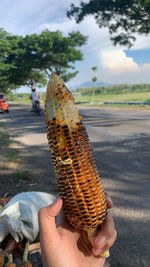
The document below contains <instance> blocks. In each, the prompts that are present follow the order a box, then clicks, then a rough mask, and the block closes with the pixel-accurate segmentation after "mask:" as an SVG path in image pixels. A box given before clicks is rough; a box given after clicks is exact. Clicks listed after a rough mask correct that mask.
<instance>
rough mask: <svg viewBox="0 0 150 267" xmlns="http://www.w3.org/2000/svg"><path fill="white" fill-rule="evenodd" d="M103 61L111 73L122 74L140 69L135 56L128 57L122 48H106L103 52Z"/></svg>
mask: <svg viewBox="0 0 150 267" xmlns="http://www.w3.org/2000/svg"><path fill="white" fill-rule="evenodd" d="M101 63H102V66H103V68H104V69H106V71H107V72H109V73H110V74H111V73H113V74H121V73H125V72H129V71H134V72H135V71H138V69H139V67H138V65H137V64H136V63H135V62H134V61H133V58H131V57H127V56H126V54H125V53H124V52H123V51H122V50H121V49H118V50H104V51H102V52H101Z"/></svg>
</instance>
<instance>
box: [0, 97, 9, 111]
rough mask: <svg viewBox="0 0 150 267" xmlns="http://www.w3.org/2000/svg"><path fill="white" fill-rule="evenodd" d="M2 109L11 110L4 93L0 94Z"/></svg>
mask: <svg viewBox="0 0 150 267" xmlns="http://www.w3.org/2000/svg"><path fill="white" fill-rule="evenodd" d="M0 110H2V111H5V112H7V113H8V112H9V108H8V103H7V101H6V99H5V97H4V95H3V94H0Z"/></svg>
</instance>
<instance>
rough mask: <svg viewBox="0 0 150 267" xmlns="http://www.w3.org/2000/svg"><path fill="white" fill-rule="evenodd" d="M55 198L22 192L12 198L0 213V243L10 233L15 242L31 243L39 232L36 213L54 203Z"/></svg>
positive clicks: (44, 194)
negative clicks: (24, 239) (24, 240)
mask: <svg viewBox="0 0 150 267" xmlns="http://www.w3.org/2000/svg"><path fill="white" fill-rule="evenodd" d="M54 200H55V196H54V195H51V194H48V193H43V192H23V193H20V194H17V195H16V196H14V197H13V198H12V199H11V200H10V202H9V203H8V204H7V205H6V206H5V207H4V209H3V210H2V212H0V242H2V241H3V240H4V238H5V237H6V236H7V235H8V234H9V233H10V234H11V235H12V237H13V238H14V239H15V241H16V242H20V241H22V240H23V238H26V239H27V240H29V242H33V241H34V240H35V239H36V237H37V235H38V232H39V226H38V211H39V209H40V208H42V207H44V206H47V205H50V204H52V203H53V202H54Z"/></svg>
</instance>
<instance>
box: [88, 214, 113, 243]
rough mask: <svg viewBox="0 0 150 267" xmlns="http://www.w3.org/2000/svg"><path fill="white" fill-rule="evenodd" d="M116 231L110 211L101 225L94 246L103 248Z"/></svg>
mask: <svg viewBox="0 0 150 267" xmlns="http://www.w3.org/2000/svg"><path fill="white" fill-rule="evenodd" d="M113 232H114V221H113V217H112V215H111V214H110V213H108V214H107V216H106V220H105V222H104V223H103V224H102V225H101V230H100V231H99V233H98V234H97V236H96V237H95V239H94V243H93V247H94V248H103V247H104V245H105V244H106V242H107V241H108V240H109V239H110V238H111V237H112V235H113Z"/></svg>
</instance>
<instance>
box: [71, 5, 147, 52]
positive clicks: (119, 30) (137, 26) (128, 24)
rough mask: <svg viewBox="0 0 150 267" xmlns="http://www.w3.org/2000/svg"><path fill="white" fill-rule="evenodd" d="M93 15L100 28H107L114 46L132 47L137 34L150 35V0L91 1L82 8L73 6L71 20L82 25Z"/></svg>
mask: <svg viewBox="0 0 150 267" xmlns="http://www.w3.org/2000/svg"><path fill="white" fill-rule="evenodd" d="M87 15H93V16H94V18H95V19H96V22H97V24H98V25H99V27H100V28H102V27H107V28H108V29H109V33H110V36H111V38H110V39H111V40H112V42H113V44H114V45H118V44H119V45H125V46H128V47H131V46H132V45H133V43H134V41H135V40H136V38H135V35H136V34H139V35H141V34H143V35H148V34H149V33H150V0H90V1H89V2H88V3H84V2H81V3H80V6H75V5H74V4H71V7H70V10H68V11H67V16H68V17H69V18H71V17H75V19H76V22H77V23H80V22H81V21H82V20H83V19H84V18H85V16H87Z"/></svg>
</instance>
